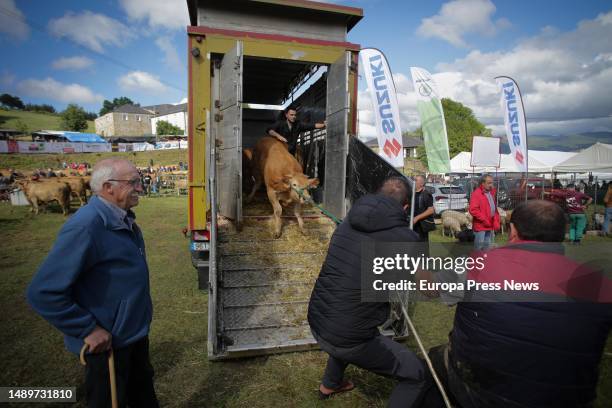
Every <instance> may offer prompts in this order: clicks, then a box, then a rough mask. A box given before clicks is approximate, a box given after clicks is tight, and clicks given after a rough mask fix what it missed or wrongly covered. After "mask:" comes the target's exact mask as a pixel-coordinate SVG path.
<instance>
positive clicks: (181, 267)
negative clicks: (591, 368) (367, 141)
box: [0, 197, 612, 408]
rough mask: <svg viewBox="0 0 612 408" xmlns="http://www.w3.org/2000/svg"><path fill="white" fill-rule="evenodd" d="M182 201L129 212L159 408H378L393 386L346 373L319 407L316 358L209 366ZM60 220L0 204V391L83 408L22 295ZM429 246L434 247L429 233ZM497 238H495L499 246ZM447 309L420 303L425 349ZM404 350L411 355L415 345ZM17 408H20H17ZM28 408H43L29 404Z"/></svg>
mask: <svg viewBox="0 0 612 408" xmlns="http://www.w3.org/2000/svg"><path fill="white" fill-rule="evenodd" d="M186 203H187V201H186V199H185V198H184V197H177V198H144V199H142V200H141V204H140V205H139V206H138V207H137V208H136V214H137V216H138V222H139V225H140V226H141V227H142V230H143V233H144V238H145V241H146V243H147V256H148V262H149V266H150V270H151V291H152V297H153V303H154V319H153V324H152V330H151V335H150V339H151V357H152V363H153V366H154V368H155V371H156V388H157V392H158V396H159V399H160V402H161V406H163V407H249V408H257V407H317V406H320V407H351V408H353V407H364V408H365V407H383V406H385V405H386V399H387V397H388V395H389V393H390V391H391V389H392V387H393V385H394V382H393V381H392V380H389V379H385V378H382V377H379V376H376V375H374V374H370V373H368V372H364V371H362V370H360V369H356V368H354V367H350V368H349V369H348V371H347V376H348V377H350V378H351V379H352V380H354V382H355V383H356V385H357V388H356V390H354V391H353V392H350V393H347V394H345V395H341V396H338V397H336V398H333V399H332V400H330V401H327V402H324V403H323V402H320V401H318V399H317V394H316V390H317V387H318V385H319V381H320V377H321V374H322V371H323V368H324V366H325V361H326V358H325V355H324V354H323V353H322V352H318V351H312V352H302V353H290V354H282V355H274V356H268V357H257V358H247V359H242V360H238V361H227V362H214V363H212V362H209V361H208V360H207V351H206V327H207V295H206V293H203V292H200V291H198V290H197V289H196V287H197V280H196V273H195V270H194V269H193V268H192V266H191V262H190V258H189V251H188V241H187V240H186V239H185V238H184V237H183V235H182V233H181V229H182V228H183V227H184V226H185V225H186V223H187V214H186ZM64 222H65V218H64V217H63V216H62V215H61V214H59V213H55V212H49V213H47V214H41V215H39V216H38V217H34V216H32V215H30V213H29V212H28V211H27V208H26V207H11V206H10V205H7V204H5V203H0V240H1V241H0V242H2V251H1V252H0V271H1V273H2V279H0V310H2V313H3V315H4V316H5V317H4V318H3V319H2V320H0V344H1V345H2V346H1V347H0V361H2V362H3V365H2V370H0V385H2V386H76V387H78V388H77V395H78V398H79V401H81V402H80V403H79V404H77V406H83V403H82V400H83V393H84V390H83V386H82V381H83V368H82V367H81V366H80V365H79V363H78V361H77V358H76V357H75V356H73V355H71V354H70V353H68V352H67V351H65V349H64V346H63V342H62V337H61V335H60V334H59V333H58V332H57V331H55V330H54V329H53V328H52V327H50V326H49V325H48V324H47V323H46V322H45V321H43V320H42V319H41V318H39V317H38V316H37V315H35V314H34V313H33V312H32V311H31V310H30V309H29V307H28V305H27V304H26V302H25V296H24V292H25V289H26V286H27V285H28V283H29V281H30V280H31V278H32V275H33V274H34V272H35V271H36V269H37V267H38V266H39V265H40V263H41V262H42V260H43V259H44V257H45V255H46V254H47V251H48V250H49V249H50V247H51V245H52V244H53V241H54V239H55V237H56V234H57V232H58V230H59V228H60V227H61V225H62V224H63V223H64ZM432 238H435V240H440V238H441V237H440V236H439V235H438V234H437V233H434V235H433V236H432ZM500 238H501V237H500ZM453 314H454V309H452V308H448V307H446V306H443V305H440V304H437V303H419V304H418V305H417V306H416V310H415V315H414V316H415V318H414V322H415V325H416V327H417V328H418V329H419V333H420V334H421V337H422V339H423V342H424V343H425V345H426V347H432V346H435V345H438V344H443V343H445V342H446V341H447V335H448V332H449V330H450V328H451V326H452V319H453ZM407 346H408V347H409V348H411V349H413V350H416V346H415V344H414V342H413V341H408V343H407ZM599 394H600V397H599V400H598V403H597V406H599V407H605V406H611V405H612V344H611V343H610V342H608V346H607V350H606V354H605V355H604V361H603V364H602V372H601V380H600V386H599ZM20 406H25V405H20ZM35 406H37V407H38V406H44V405H42V404H36V405H35Z"/></svg>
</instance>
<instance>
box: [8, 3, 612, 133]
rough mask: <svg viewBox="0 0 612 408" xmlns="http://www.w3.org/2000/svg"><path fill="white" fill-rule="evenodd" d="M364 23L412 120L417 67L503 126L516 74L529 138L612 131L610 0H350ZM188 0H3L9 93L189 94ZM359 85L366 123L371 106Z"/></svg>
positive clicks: (361, 35)
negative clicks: (502, 83)
mask: <svg viewBox="0 0 612 408" xmlns="http://www.w3.org/2000/svg"><path fill="white" fill-rule="evenodd" d="M336 2H337V3H341V4H345V5H351V6H356V7H361V8H363V9H364V15H365V17H364V19H363V20H362V21H361V22H360V23H359V24H358V25H357V26H356V27H355V28H354V29H353V30H352V31H351V32H350V33H349V40H350V41H351V42H355V43H358V44H361V45H362V46H363V47H376V48H379V49H381V50H383V51H384V52H385V53H386V55H387V58H388V60H389V62H390V65H391V68H392V69H393V71H394V73H395V74H394V76H395V83H396V86H397V90H398V98H399V101H400V110H401V115H402V128H403V129H405V130H412V129H414V128H416V127H417V126H418V125H419V123H418V117H417V116H416V110H415V106H416V104H415V98H414V93H413V89H412V83H411V79H410V66H419V67H422V68H425V69H427V70H429V71H430V72H432V73H433V74H434V79H435V80H436V81H437V83H438V86H439V88H440V92H441V94H442V95H443V96H446V97H450V98H453V99H455V100H458V101H460V102H462V103H464V104H466V105H467V106H469V107H470V108H472V109H473V110H474V112H475V113H476V115H477V116H478V118H479V119H481V120H482V121H483V122H484V123H485V124H487V125H488V126H490V127H491V128H492V129H493V131H494V133H495V134H502V133H503V126H502V113H501V109H500V107H499V103H498V101H499V99H498V90H497V88H496V86H495V83H494V81H493V78H494V77H495V76H497V75H508V76H511V77H513V78H515V79H516V80H517V82H518V83H519V85H520V87H521V90H522V92H523V96H524V102H525V110H526V114H527V118H528V127H529V132H530V133H531V134H567V133H574V132H588V131H612V92H611V89H612V41H610V39H611V38H612V5H611V3H610V2H609V1H607V0H583V1H580V2H578V1H573V0H572V1H564V0H554V1H553V0H537V1H535V0H513V1H500V0H497V1H493V0H452V1H447V2H444V1H433V0H432V1H421V2H413V1H404V0H351V1H344V0H342V1H336ZM187 24H188V16H187V7H186V1H185V0H147V1H146V2H144V1H142V0H103V1H87V2H84V1H77V0H54V1H47V2H42V1H37V0H18V1H15V0H0V47H1V48H2V55H3V58H2V62H1V63H0V92H8V93H13V94H17V95H19V96H20V97H21V98H22V99H23V100H24V101H26V102H32V103H51V104H53V105H54V106H55V107H56V108H58V109H63V108H64V107H65V106H66V104H68V103H78V104H80V105H82V106H84V107H85V108H86V109H87V110H90V111H98V110H99V108H100V106H101V103H102V100H103V99H112V98H114V97H117V96H122V95H125V96H128V97H130V98H132V99H133V100H135V101H137V102H140V103H141V104H143V105H148V104H157V103H177V102H179V101H181V100H183V99H184V98H185V97H186V95H187V75H186V63H185V62H186V54H187V51H186V35H185V26H186V25H187ZM364 91H365V90H364V89H363V88H362V90H361V92H360V99H359V107H360V114H359V118H360V131H361V133H362V134H363V135H368V134H371V131H372V127H371V126H370V125H371V124H372V120H373V118H372V115H371V103H370V100H369V98H368V96H367V93H365V92H364Z"/></svg>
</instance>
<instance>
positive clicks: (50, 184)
mask: <svg viewBox="0 0 612 408" xmlns="http://www.w3.org/2000/svg"><path fill="white" fill-rule="evenodd" d="M16 184H17V185H18V186H19V187H20V188H21V189H22V190H23V192H24V193H25V196H26V198H27V200H28V202H29V203H30V205H31V206H32V207H31V208H30V212H34V213H35V214H36V215H38V210H39V207H41V206H42V207H43V210H44V209H45V208H46V205H47V204H48V203H50V202H51V201H57V203H58V204H59V205H60V207H62V212H63V214H64V215H68V212H69V211H70V185H68V184H67V183H65V182H63V181H59V180H50V181H44V182H41V181H18V182H17V183H16Z"/></svg>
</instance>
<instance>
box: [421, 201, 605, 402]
mask: <svg viewBox="0 0 612 408" xmlns="http://www.w3.org/2000/svg"><path fill="white" fill-rule="evenodd" d="M565 225H566V222H565V215H564V213H563V210H562V209H561V208H560V207H559V206H557V205H556V204H555V203H552V202H549V201H543V200H531V201H527V202H524V203H521V204H520V205H519V206H517V207H516V209H515V210H514V212H513V213H512V221H511V224H510V237H509V241H510V243H509V244H508V245H507V246H504V247H501V248H497V249H494V250H492V251H489V252H488V253H487V258H486V261H485V262H484V267H483V268H482V269H481V270H472V271H470V272H469V274H468V279H470V280H472V281H473V282H476V283H478V284H487V285H489V286H488V287H482V286H476V285H473V287H472V289H471V290H470V291H469V292H468V293H467V294H466V297H465V299H464V301H463V302H460V303H459V304H458V305H457V311H456V312H455V322H454V325H453V329H452V331H451V333H450V336H449V345H448V346H447V347H439V348H435V349H433V350H432V351H431V352H430V356H431V357H432V361H433V362H434V367H435V368H436V372H437V373H438V374H440V375H441V377H443V380H444V382H446V387H445V388H446V389H447V390H449V391H450V393H451V394H452V396H453V398H454V399H455V400H456V405H457V406H461V407H512V408H518V407H590V406H592V404H593V401H594V400H595V397H596V388H597V382H598V366H599V361H600V360H601V357H602V353H603V350H604V346H605V344H606V340H607V337H608V333H609V332H610V328H611V327H612V308H611V307H610V304H609V302H611V301H612V283H611V281H610V279H609V278H606V277H605V276H602V275H600V274H598V273H594V271H592V270H590V269H588V268H586V267H585V266H584V265H579V264H577V263H576V262H574V261H572V260H571V259H568V258H566V257H565V256H564V252H563V246H562V244H561V243H562V241H563V239H564V236H565ZM510 281H512V282H513V283H514V285H517V284H520V285H527V284H529V285H530V286H531V289H530V290H522V291H521V290H517V289H516V286H513V288H512V289H511V288H508V287H507V286H506V283H505V282H510ZM493 285H499V290H492V289H491V287H492V286H493ZM534 285H537V286H538V289H533V288H534ZM523 287H524V286H523Z"/></svg>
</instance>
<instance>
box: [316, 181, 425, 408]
mask: <svg viewBox="0 0 612 408" xmlns="http://www.w3.org/2000/svg"><path fill="white" fill-rule="evenodd" d="M410 190H411V189H410V186H409V185H408V184H407V183H406V181H405V180H402V179H400V178H390V179H388V180H386V181H385V183H384V184H383V186H382V188H381V191H380V192H379V194H376V195H366V196H364V197H362V198H361V199H359V200H358V201H357V202H355V204H354V205H353V207H352V208H351V210H350V212H349V214H348V216H347V217H346V218H345V219H344V222H342V224H340V226H338V228H337V229H336V231H335V232H334V235H333V236H332V239H331V242H330V245H329V250H328V252H327V257H326V259H325V262H324V264H323V267H322V268H321V272H320V274H319V277H318V279H317V282H316V283H315V287H314V289H313V291H312V295H311V298H310V304H309V307H308V322H309V324H310V329H311V331H312V334H313V336H314V337H315V339H316V340H317V342H318V343H319V346H320V347H321V349H322V350H323V351H325V352H326V353H327V354H329V359H328V361H327V367H326V368H325V373H324V375H323V381H322V384H321V385H320V387H319V393H320V397H321V398H327V397H329V396H331V395H332V394H334V393H337V392H342V391H349V390H351V389H352V388H353V384H352V383H351V382H350V381H348V380H344V370H345V369H346V367H347V365H348V364H354V365H356V366H358V367H361V368H363V369H366V370H369V371H372V372H375V373H377V374H380V375H384V376H387V377H391V378H395V379H397V380H399V383H398V384H397V386H396V387H395V389H394V390H393V392H392V393H391V397H390V398H389V406H390V407H411V406H417V405H418V404H419V401H420V400H421V398H422V396H423V394H424V391H425V390H426V389H427V388H428V386H429V385H430V384H431V383H430V382H429V377H428V372H427V369H426V367H425V366H424V365H423V364H422V362H421V360H419V358H418V357H417V356H416V355H415V354H414V353H413V352H412V351H411V350H409V349H408V348H407V347H406V346H404V345H402V344H399V343H397V342H395V341H393V340H391V339H389V338H387V337H385V336H382V335H381V334H380V331H379V330H378V327H379V326H380V325H382V324H383V323H384V322H385V320H387V318H388V317H389V313H390V311H389V303H388V302H386V303H385V302H362V301H361V243H362V242H367V241H382V242H417V241H419V236H418V235H417V234H416V233H415V232H414V231H412V230H410V224H409V223H408V221H407V216H406V212H405V209H406V208H407V207H408V204H409V200H410V197H411V191H410Z"/></svg>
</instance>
